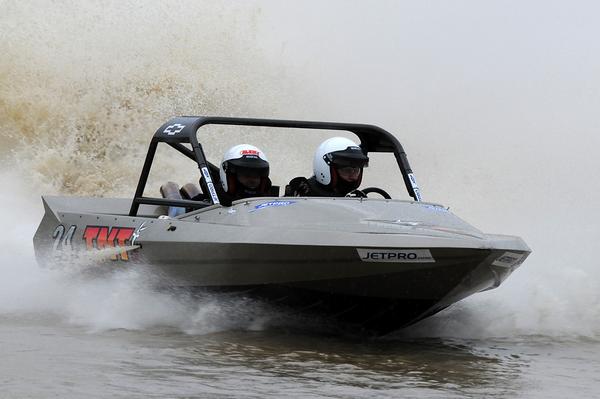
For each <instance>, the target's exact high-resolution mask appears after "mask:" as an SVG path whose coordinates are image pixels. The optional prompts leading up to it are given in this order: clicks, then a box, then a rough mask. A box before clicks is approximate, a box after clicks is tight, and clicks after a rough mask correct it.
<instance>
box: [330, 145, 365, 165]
mask: <svg viewBox="0 0 600 399" xmlns="http://www.w3.org/2000/svg"><path fill="white" fill-rule="evenodd" d="M327 155H328V156H330V158H329V159H330V162H328V163H331V164H333V165H334V166H335V167H336V168H343V167H346V166H349V167H353V168H364V167H366V166H369V157H368V156H366V155H365V154H364V153H363V152H362V151H361V150H360V149H358V148H356V149H352V148H347V149H345V150H343V151H335V152H332V153H329V154H327Z"/></svg>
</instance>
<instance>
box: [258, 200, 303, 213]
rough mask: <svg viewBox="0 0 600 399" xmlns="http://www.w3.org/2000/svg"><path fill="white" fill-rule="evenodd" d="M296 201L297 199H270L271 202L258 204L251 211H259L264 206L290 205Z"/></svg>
mask: <svg viewBox="0 0 600 399" xmlns="http://www.w3.org/2000/svg"><path fill="white" fill-rule="evenodd" d="M295 203H296V201H269V202H263V203H262V204H259V205H256V206H255V207H254V209H252V210H251V211H250V212H254V211H258V210H260V209H264V208H272V207H280V206H288V205H292V204H295Z"/></svg>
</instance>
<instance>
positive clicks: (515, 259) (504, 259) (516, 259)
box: [492, 252, 525, 267]
mask: <svg viewBox="0 0 600 399" xmlns="http://www.w3.org/2000/svg"><path fill="white" fill-rule="evenodd" d="M524 256H525V254H517V253H515V252H505V253H503V254H502V256H500V257H499V258H497V259H496V260H495V261H493V262H492V265H494V266H500V267H513V266H516V265H518V264H520V263H521V260H522V259H523V257H524Z"/></svg>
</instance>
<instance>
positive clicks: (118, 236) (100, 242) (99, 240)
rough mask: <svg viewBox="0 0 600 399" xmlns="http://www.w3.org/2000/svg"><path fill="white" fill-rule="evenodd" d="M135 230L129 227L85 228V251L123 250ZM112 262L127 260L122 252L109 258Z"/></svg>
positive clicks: (125, 252)
mask: <svg viewBox="0 0 600 399" xmlns="http://www.w3.org/2000/svg"><path fill="white" fill-rule="evenodd" d="M134 230H135V229H133V228H131V227H108V226H86V228H85V230H84V232H83V239H84V240H85V246H86V247H87V249H105V248H124V247H126V246H127V245H129V241H130V240H131V236H132V235H133V231H134ZM111 259H112V260H119V259H120V260H124V261H128V260H129V255H127V251H125V250H123V251H121V252H120V253H118V254H115V255H113V256H112V257H111Z"/></svg>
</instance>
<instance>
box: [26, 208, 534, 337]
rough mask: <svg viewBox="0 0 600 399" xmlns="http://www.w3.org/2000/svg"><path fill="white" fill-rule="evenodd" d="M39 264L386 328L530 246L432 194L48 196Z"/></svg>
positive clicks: (482, 278)
mask: <svg viewBox="0 0 600 399" xmlns="http://www.w3.org/2000/svg"><path fill="white" fill-rule="evenodd" d="M43 202H44V206H45V211H46V212H45V215H44V217H43V219H42V222H41V223H40V226H39V228H38V230H37V232H36V234H35V237H34V247H35V251H36V255H37V258H38V261H39V262H40V263H41V264H48V263H51V262H53V263H57V262H58V263H60V262H65V261H66V262H86V261H88V262H89V259H90V255H94V257H93V264H94V267H97V268H99V269H113V268H114V267H119V268H122V267H131V268H139V269H143V270H149V271H150V272H152V273H153V274H155V275H156V276H159V279H160V281H162V282H164V283H165V284H168V285H170V286H189V287H200V288H202V289H205V290H208V291H227V292H238V293H239V294H240V295H245V296H252V297H259V298H265V299H267V300H269V301H270V302H271V303H275V304H278V305H281V306H285V307H288V308H291V309H294V310H297V311H300V312H303V313H320V314H324V315H327V316H331V317H334V318H336V319H339V320H342V321H344V322H350V323H353V324H358V325H360V326H361V327H363V328H366V329H368V330H373V331H376V332H379V333H383V332H388V331H392V330H394V329H397V328H400V327H403V326H406V325H409V324H411V323H414V322H416V321H418V320H420V319H422V318H424V317H427V316H429V315H432V314H434V313H436V312H438V311H439V310H441V309H444V308H445V307H447V306H449V305H451V304H453V303H455V302H457V301H459V300H461V299H463V298H465V297H468V296H470V295H472V294H474V293H476V292H479V291H484V290H488V289H492V288H495V287H498V286H499V285H500V283H501V282H502V281H504V279H506V278H507V277H508V275H510V273H512V271H514V270H515V269H516V268H517V267H518V266H519V265H520V264H521V263H522V262H523V261H524V260H525V258H526V257H527V256H528V255H529V253H530V249H529V248H528V247H527V245H526V244H525V243H524V242H523V240H522V239H520V238H518V237H513V236H504V235H491V234H484V233H482V232H480V231H479V230H477V229H475V228H474V227H472V226H470V225H469V224H467V223H466V222H464V221H463V220H461V219H459V218H458V217H456V216H455V215H454V214H453V213H452V212H450V211H449V210H448V209H447V208H445V207H443V206H441V205H438V204H431V203H424V202H415V201H401V200H384V199H360V198H257V199H251V200H242V201H237V202H235V203H234V204H233V205H232V206H231V207H221V206H218V205H215V206H211V207H207V208H203V209H200V210H197V211H194V212H189V213H187V214H185V215H183V216H181V217H178V218H159V217H158V216H159V215H161V214H166V210H165V209H164V207H160V206H150V205H143V206H142V207H141V208H140V210H139V212H138V215H137V216H135V217H131V216H128V210H129V206H130V204H131V202H130V201H129V200H126V199H102V198H75V197H43Z"/></svg>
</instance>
